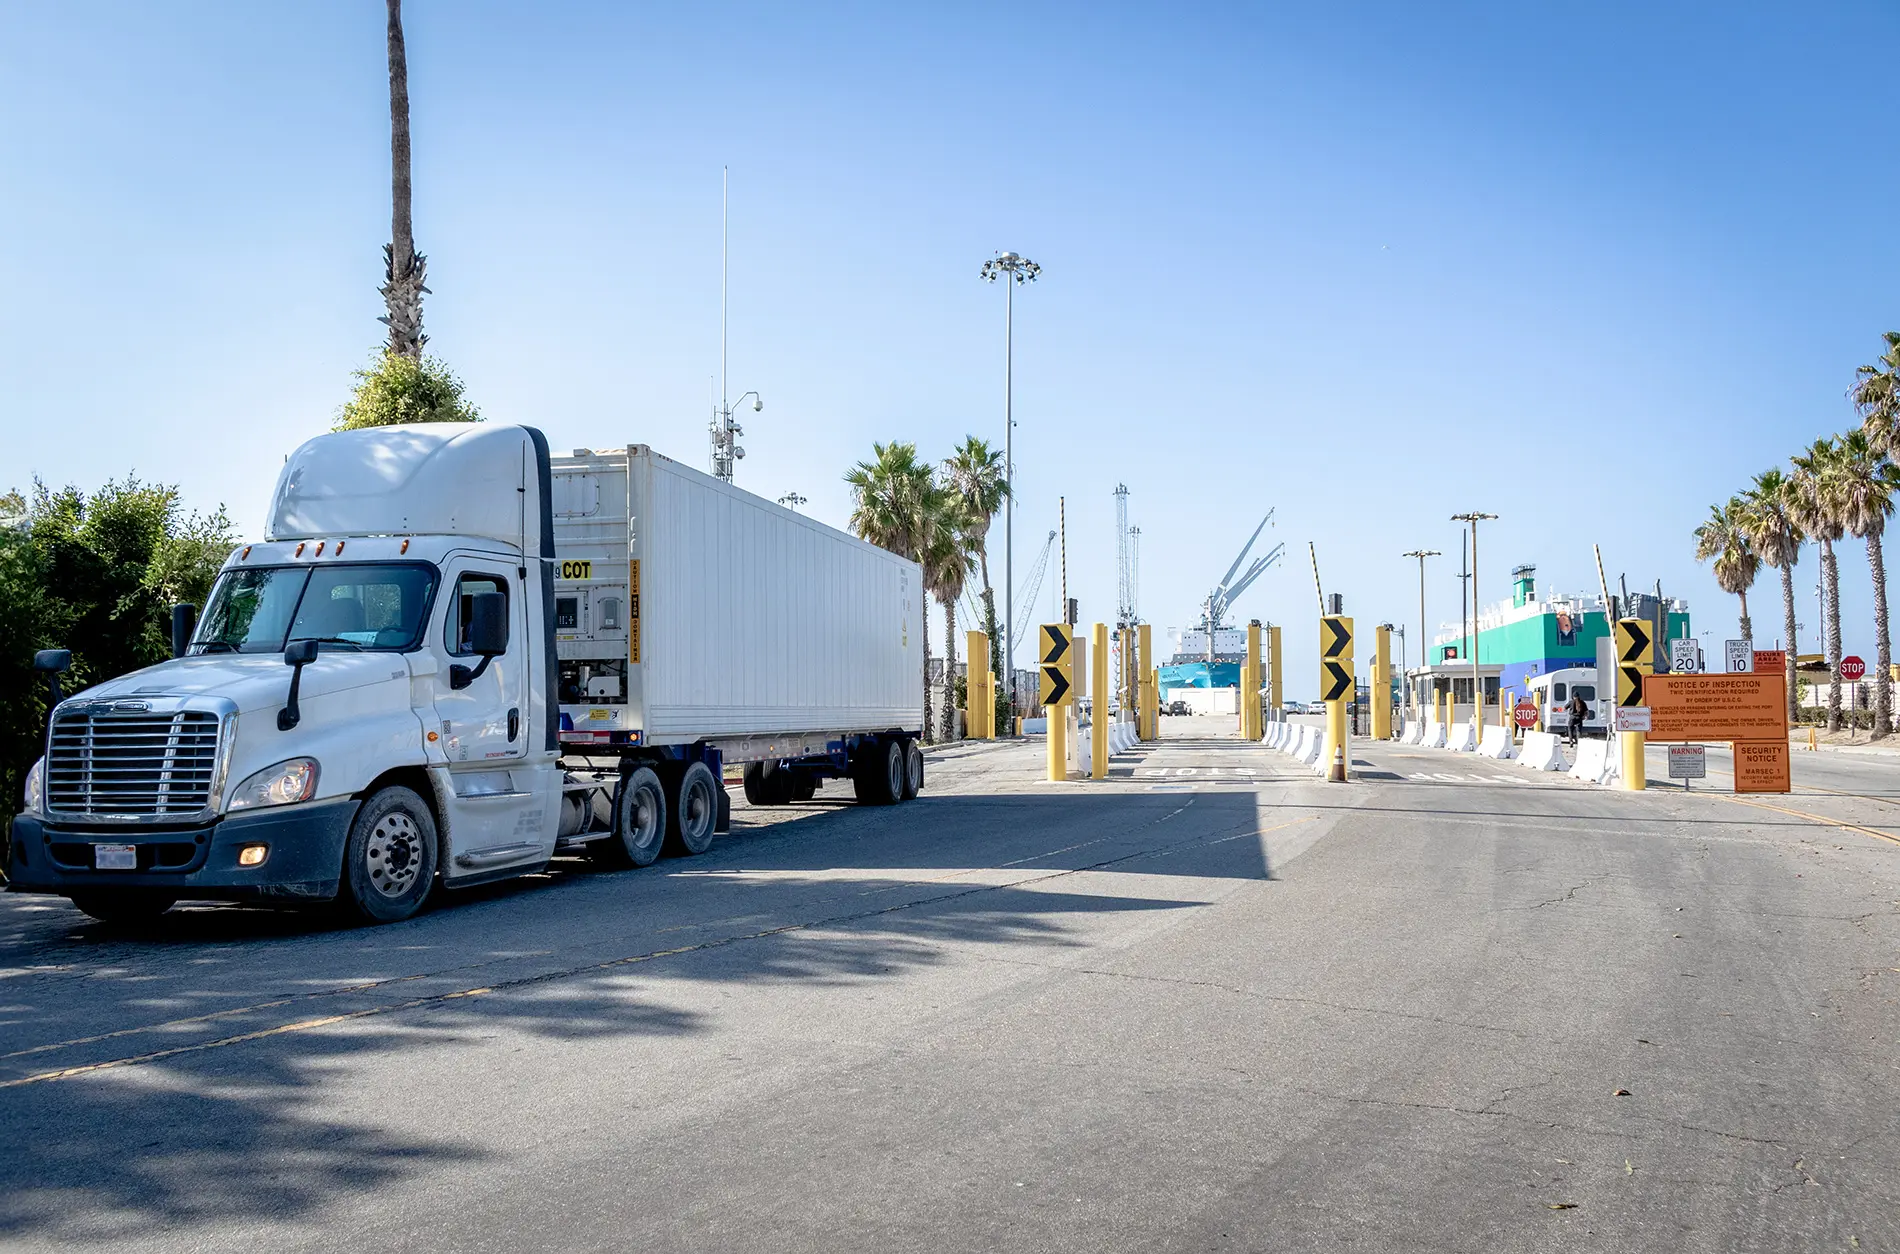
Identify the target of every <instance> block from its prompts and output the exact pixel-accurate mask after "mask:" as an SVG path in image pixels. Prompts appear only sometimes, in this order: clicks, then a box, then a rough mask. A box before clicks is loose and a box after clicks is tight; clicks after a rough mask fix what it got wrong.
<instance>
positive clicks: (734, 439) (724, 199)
mask: <svg viewBox="0 0 1900 1254" xmlns="http://www.w3.org/2000/svg"><path fill="white" fill-rule="evenodd" d="M730 183H731V176H730V173H729V171H728V170H727V169H726V168H725V167H723V166H722V167H721V168H720V171H719V408H717V409H715V410H714V411H713V419H712V471H713V475H714V476H715V477H717V478H720V479H724V480H725V481H726V482H727V483H731V482H732V464H733V463H734V462H736V461H738V460H739V459H740V458H741V457H744V456H745V450H744V449H742V448H740V447H739V443H738V440H739V437H740V436H742V435H744V434H745V428H744V427H741V426H740V425H739V424H738V423H736V422H734V421H733V420H732V402H731V401H728V400H727V399H726V276H727V272H728V270H729V267H728V265H727V258H728V255H729V254H730V252H731V249H730V243H731V239H732V231H731V214H730V212H729V211H728V207H729V205H730V203H731V198H730V197H729V196H728V194H727V189H728V187H729V185H730ZM746 396H750V397H751V398H752V412H753V413H755V414H756V413H758V412H759V411H760V410H761V409H764V408H765V402H764V401H762V400H760V399H759V394H758V393H757V392H747V393H746V394H745V396H741V397H740V398H739V403H740V404H744V403H745V398H746Z"/></svg>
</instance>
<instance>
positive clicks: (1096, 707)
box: [1089, 623, 1108, 779]
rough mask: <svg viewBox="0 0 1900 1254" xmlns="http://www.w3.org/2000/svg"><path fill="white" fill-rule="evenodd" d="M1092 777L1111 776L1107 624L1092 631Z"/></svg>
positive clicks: (1090, 690)
mask: <svg viewBox="0 0 1900 1254" xmlns="http://www.w3.org/2000/svg"><path fill="white" fill-rule="evenodd" d="M1089 647H1090V649H1091V650H1092V652H1091V653H1090V655H1089V692H1090V693H1091V694H1092V697H1091V700H1092V702H1093V704H1092V705H1091V706H1090V713H1089V778H1090V779H1107V778H1108V624H1107V623H1097V624H1095V630H1093V631H1091V632H1090V633H1089Z"/></svg>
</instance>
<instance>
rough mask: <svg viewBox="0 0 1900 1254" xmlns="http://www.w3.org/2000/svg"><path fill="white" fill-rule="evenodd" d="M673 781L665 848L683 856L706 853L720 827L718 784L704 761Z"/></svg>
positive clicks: (693, 764) (680, 774)
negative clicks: (716, 829) (715, 831)
mask: <svg viewBox="0 0 1900 1254" xmlns="http://www.w3.org/2000/svg"><path fill="white" fill-rule="evenodd" d="M676 778H677V780H678V786H677V787H676V788H675V789H674V792H673V798H672V800H673V804H672V805H670V806H668V807H667V813H666V845H667V848H668V849H669V850H671V851H672V852H673V853H675V854H683V855H686V856H691V855H693V854H696V853H705V852H706V851H707V850H708V849H710V848H712V842H713V829H714V828H716V827H717V826H718V825H719V781H718V780H716V779H714V778H713V773H712V768H711V767H709V766H707V765H706V764H705V763H704V762H694V763H692V764H691V765H689V766H687V768H686V769H685V770H683V771H681V772H679V774H678V775H677V777H676Z"/></svg>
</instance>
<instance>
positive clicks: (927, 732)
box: [923, 597, 936, 744]
mask: <svg viewBox="0 0 1900 1254" xmlns="http://www.w3.org/2000/svg"><path fill="white" fill-rule="evenodd" d="M923 635H924V743H925V744H930V743H932V742H933V741H935V740H936V737H935V736H934V735H932V734H931V729H932V728H934V727H935V726H936V724H935V723H933V722H931V720H930V600H929V598H928V597H926V598H925V599H924V632H923Z"/></svg>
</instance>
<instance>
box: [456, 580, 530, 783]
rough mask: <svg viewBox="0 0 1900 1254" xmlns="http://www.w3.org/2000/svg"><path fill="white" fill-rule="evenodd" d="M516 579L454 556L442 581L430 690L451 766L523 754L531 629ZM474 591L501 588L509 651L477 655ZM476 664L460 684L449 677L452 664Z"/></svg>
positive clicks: (502, 760) (499, 761)
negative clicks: (471, 630)
mask: <svg viewBox="0 0 1900 1254" xmlns="http://www.w3.org/2000/svg"><path fill="white" fill-rule="evenodd" d="M523 591H524V590H523V588H522V586H521V583H520V581H519V580H518V579H516V578H514V574H513V572H512V571H511V570H509V569H508V568H507V567H504V566H502V565H501V564H500V563H491V562H484V561H481V560H479V559H469V558H463V559H456V560H454V561H452V562H451V563H450V565H449V569H448V570H447V571H446V572H445V578H444V581H443V592H444V603H445V609H444V611H443V613H442V616H441V627H440V629H439V630H438V632H437V633H436V635H435V639H434V640H433V641H432V642H431V643H432V645H433V647H434V649H435V650H436V652H437V653H438V654H439V655H440V656H439V662H440V667H441V669H440V670H439V671H438V672H437V676H438V677H437V680H436V690H435V709H436V716H437V717H438V718H439V719H440V720H441V728H440V731H441V734H442V749H443V752H444V754H446V755H447V757H448V760H449V765H450V768H451V769H452V770H454V769H460V768H462V767H463V766H474V765H479V764H482V763H488V764H491V765H492V764H502V765H505V764H506V763H507V761H508V760H509V759H511V758H520V757H524V756H526V754H527V747H528V736H527V723H526V712H527V700H526V695H527V680H528V653H529V642H530V640H531V637H530V635H529V633H528V625H527V619H526V613H525V610H526V600H527V598H526V597H525V596H524V595H523ZM478 592H499V593H501V594H502V596H503V597H504V598H506V601H507V607H508V651H507V652H506V653H503V654H501V655H500V656H499V657H495V658H491V659H489V661H488V664H487V665H486V666H485V667H484V666H482V659H481V658H480V657H479V656H478V655H476V654H475V653H474V652H473V651H472V650H471V649H470V648H469V647H468V640H467V628H468V605H469V599H470V598H471V597H473V596H474V595H475V594H476V593H478ZM454 666H462V667H467V668H468V669H470V670H476V669H480V671H481V673H480V674H478V675H476V676H475V677H474V679H473V680H471V681H470V682H469V684H468V686H467V687H465V688H459V689H458V688H455V687H453V686H452V685H451V682H450V679H449V676H450V673H451V671H450V668H451V667H454Z"/></svg>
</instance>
